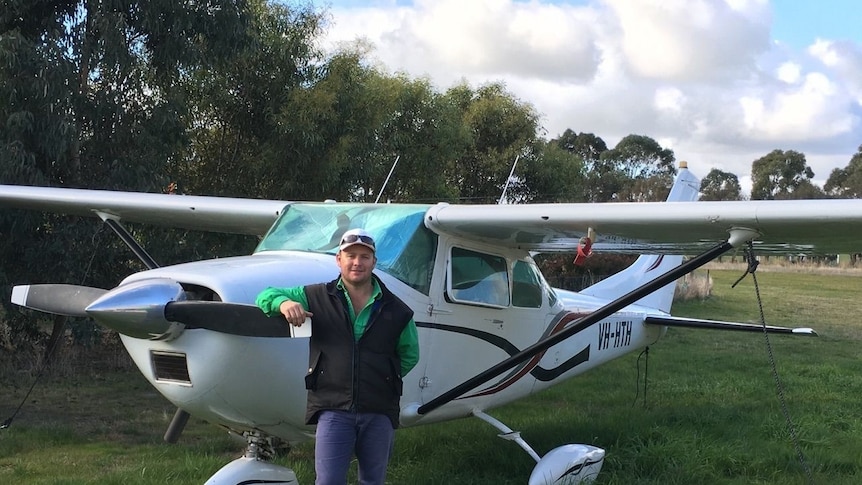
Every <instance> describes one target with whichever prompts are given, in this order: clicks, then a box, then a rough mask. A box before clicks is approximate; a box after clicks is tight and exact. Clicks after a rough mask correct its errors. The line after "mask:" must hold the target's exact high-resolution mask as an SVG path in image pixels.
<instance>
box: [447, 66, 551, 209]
mask: <svg viewBox="0 0 862 485" xmlns="http://www.w3.org/2000/svg"><path fill="white" fill-rule="evenodd" d="M445 96H446V97H447V98H449V102H450V103H451V104H452V106H455V107H457V108H458V109H460V111H461V120H462V124H463V127H464V128H463V129H464V130H466V131H465V133H466V134H467V136H468V137H469V138H468V140H469V143H468V145H467V148H466V149H465V150H464V151H463V152H462V153H460V154H459V155H458V158H457V160H456V164H455V166H454V170H453V173H452V175H451V176H450V177H449V180H450V181H451V183H452V185H453V186H455V187H458V191H459V196H460V198H461V199H462V200H463V201H466V202H470V203H482V202H496V201H497V200H498V199H499V197H500V195H501V193H502V190H503V187H504V185H505V182H506V177H507V176H508V175H509V173H510V171H511V165H512V163H513V162H514V161H515V159H516V157H520V159H521V160H522V161H523V160H524V159H525V158H529V157H534V156H535V152H534V150H533V144H534V143H535V142H536V130H537V128H538V115H537V114H536V112H535V109H534V108H533V107H532V106H531V105H529V104H525V103H522V102H520V101H519V100H517V99H516V98H514V97H513V96H512V95H511V94H509V93H508V92H506V90H505V88H504V86H503V85H502V84H499V83H494V84H489V85H486V86H482V87H480V88H478V89H477V90H475V91H474V90H473V89H472V88H470V87H469V86H467V85H464V84H462V85H459V86H455V87H453V88H451V89H449V90H448V91H447V92H446V94H445Z"/></svg>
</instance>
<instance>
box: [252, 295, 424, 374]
mask: <svg viewBox="0 0 862 485" xmlns="http://www.w3.org/2000/svg"><path fill="white" fill-rule="evenodd" d="M372 281H373V283H374V290H373V293H372V295H371V299H369V300H368V303H366V304H365V307H363V308H362V310H360V311H359V314H358V315H357V314H356V313H355V312H354V310H353V305H347V309H348V312H349V314H350V321H351V322H352V323H353V336H354V337H355V338H356V340H359V338H360V337H361V336H362V334H363V333H365V327H366V326H367V325H368V319H369V318H370V317H371V308H372V305H373V303H374V301H375V300H378V299H380V297H381V296H383V292H382V291H381V290H380V285H379V284H377V280H376V279H375V280H372ZM338 288H339V289H340V290H341V291H343V292H344V296H345V298H347V301H350V296H349V295H348V294H347V289H346V288H344V285H342V284H341V279H339V280H338ZM287 300H290V301H295V302H297V303H299V304H300V305H302V308H304V309H305V310H306V311H308V298H307V297H306V296H305V287H304V286H292V287H287V288H275V287H269V288H267V289H265V290H263V291H262V292H260V294H258V295H257V300H256V303H257V306H258V307H260V309H261V310H263V312H264V313H266V314H267V315H269V316H274V315H278V314H279V313H280V311H279V307H280V306H281V304H282V303H284V302H285V301H287ZM397 351H398V356H399V357H400V359H401V376H402V377H403V376H405V375H407V373H408V372H410V370H411V369H413V367H415V366H416V363H417V362H419V334H418V332H417V330H416V322H415V321H413V319H412V318H411V319H410V321H409V322H408V323H407V326H406V327H404V330H403V331H402V332H401V337H400V338H399V339H398V347H397Z"/></svg>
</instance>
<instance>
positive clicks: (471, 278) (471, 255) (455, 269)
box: [447, 247, 509, 307]
mask: <svg viewBox="0 0 862 485" xmlns="http://www.w3.org/2000/svg"><path fill="white" fill-rule="evenodd" d="M447 281H449V282H450V284H451V286H450V287H449V288H447V293H448V295H449V297H450V298H451V299H452V300H453V301H456V302H462V303H479V304H485V305H491V306H496V307H504V306H509V274H508V272H507V271H506V259H505V258H503V257H501V256H496V255H493V254H486V253H480V252H477V251H471V250H469V249H463V248H457V247H453V248H452V260H451V269H450V274H449V278H448V280H447Z"/></svg>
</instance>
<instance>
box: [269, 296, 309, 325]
mask: <svg viewBox="0 0 862 485" xmlns="http://www.w3.org/2000/svg"><path fill="white" fill-rule="evenodd" d="M278 311H280V312H281V314H282V315H284V318H285V320H287V323H289V324H291V325H293V326H294V327H299V326H300V325H302V324H303V323H305V319H306V318H308V317H312V316H314V315H312V313H311V312H307V311H305V308H302V305H300V304H299V303H297V302H295V301H290V300H285V301H283V302H281V305H279V306H278Z"/></svg>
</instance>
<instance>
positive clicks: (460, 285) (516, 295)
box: [422, 244, 548, 402]
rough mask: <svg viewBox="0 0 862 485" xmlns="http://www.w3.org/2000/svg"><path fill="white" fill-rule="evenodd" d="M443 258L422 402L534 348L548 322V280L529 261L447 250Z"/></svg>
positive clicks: (460, 249)
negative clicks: (517, 353) (527, 348)
mask: <svg viewBox="0 0 862 485" xmlns="http://www.w3.org/2000/svg"><path fill="white" fill-rule="evenodd" d="M440 252H441V254H440V255H439V256H441V257H442V258H443V260H440V259H438V264H437V267H438V268H445V271H438V272H436V274H435V281H434V284H433V289H432V295H431V296H432V301H433V305H432V311H431V312H430V318H431V322H429V324H428V325H429V326H430V327H431V331H429V332H426V334H427V335H431V337H430V338H431V339H432V340H431V342H430V344H431V347H430V348H429V349H428V351H429V352H431V358H432V360H430V361H429V363H430V365H428V367H427V369H426V376H425V378H426V380H425V382H424V384H425V386H424V387H423V389H422V400H423V402H427V401H428V400H430V399H433V398H435V397H437V396H438V395H440V394H442V393H443V392H445V391H448V390H449V389H451V388H452V387H454V386H456V385H458V384H461V383H462V382H464V381H465V380H467V379H469V378H471V377H473V376H475V375H476V374H477V373H478V372H481V371H484V370H486V369H488V368H489V367H491V366H493V365H495V364H497V363H499V362H501V361H503V360H505V359H506V358H508V357H510V356H511V355H513V354H514V353H516V352H517V351H519V350H521V349H523V348H525V347H527V346H529V345H530V344H532V343H535V342H536V341H537V339H538V338H539V337H540V336H541V334H542V332H543V329H544V327H545V324H546V321H547V312H548V305H547V296H546V292H545V288H544V287H543V286H542V284H541V281H543V280H541V276H539V275H538V274H537V271H538V270H537V269H535V265H534V263H532V260H531V259H529V257H526V258H524V259H516V258H513V257H511V256H509V257H507V255H505V254H495V253H494V252H491V251H486V250H483V249H480V248H468V247H462V246H458V245H452V246H446V245H442V244H441V249H440ZM531 381H532V379H530V378H526V379H523V382H520V383H519V386H520V385H525V386H529V387H531V384H527V383H529V382H531ZM527 392H528V391H527Z"/></svg>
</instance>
